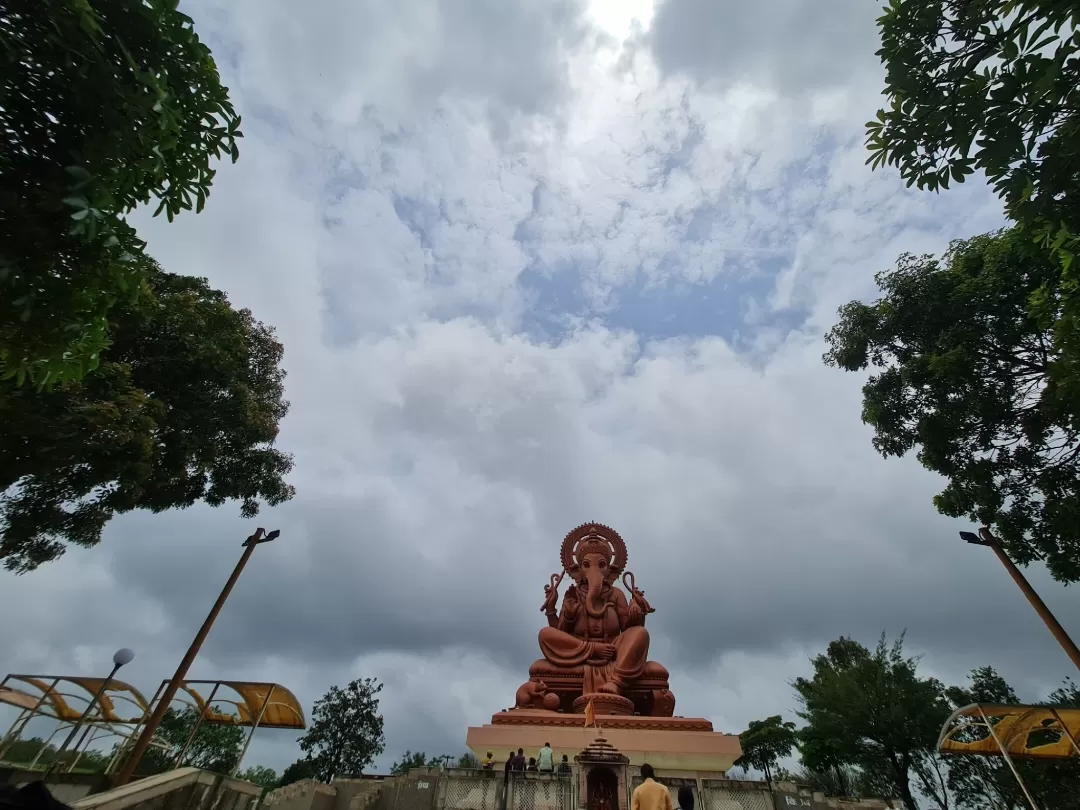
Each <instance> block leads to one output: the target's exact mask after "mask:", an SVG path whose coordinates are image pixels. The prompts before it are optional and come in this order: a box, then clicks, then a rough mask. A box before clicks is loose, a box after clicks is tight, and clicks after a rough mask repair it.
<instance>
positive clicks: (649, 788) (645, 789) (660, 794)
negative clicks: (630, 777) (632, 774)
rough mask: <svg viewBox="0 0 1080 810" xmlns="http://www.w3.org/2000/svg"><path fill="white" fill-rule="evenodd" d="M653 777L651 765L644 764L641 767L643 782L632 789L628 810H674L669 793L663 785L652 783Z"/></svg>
mask: <svg viewBox="0 0 1080 810" xmlns="http://www.w3.org/2000/svg"><path fill="white" fill-rule="evenodd" d="M654 776H656V774H655V773H653V768H652V765H649V764H648V763H646V764H644V765H642V766H641V778H642V779H644V780H645V781H643V782H642V783H641V784H640V785H638V786H637V787H636V788H634V797H633V798H632V799H631V800H630V810H675V805H674V802H672V801H671V792H670V791H669V790H668V789H667V787H666V786H665V785H661V784H660V783H659V782H656V781H654V780H653V777H654Z"/></svg>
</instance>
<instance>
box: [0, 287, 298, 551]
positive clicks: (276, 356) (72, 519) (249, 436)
mask: <svg viewBox="0 0 1080 810" xmlns="http://www.w3.org/2000/svg"><path fill="white" fill-rule="evenodd" d="M147 281H148V289H149V292H148V294H147V297H146V299H145V300H144V301H142V302H141V303H140V305H139V306H137V307H136V306H132V305H130V304H127V303H124V304H119V305H117V306H116V307H115V308H114V310H113V313H112V316H111V319H112V344H111V345H110V346H109V348H108V349H107V350H106V351H105V352H103V353H102V359H101V366H100V367H99V368H98V369H97V371H95V372H94V373H93V374H90V375H88V376H87V377H85V378H84V379H82V380H80V381H77V382H70V383H63V384H59V385H56V386H53V387H52V388H49V389H40V390H39V389H35V388H31V387H28V386H19V385H17V384H16V383H15V381H14V380H7V381H0V424H3V425H4V430H2V431H0V559H3V560H4V565H5V567H6V568H8V569H9V570H14V571H17V572H25V571H29V570H32V569H34V568H36V567H37V566H38V565H40V564H41V563H43V562H46V561H49V560H52V559H55V558H56V557H58V556H59V555H60V554H62V553H63V551H64V547H65V543H74V544H76V545H80V546H93V545H94V544H96V543H97V542H98V541H99V540H100V538H101V531H102V528H103V527H104V525H105V523H106V522H107V521H108V520H109V519H110V518H111V517H113V516H114V515H118V514H122V513H124V512H128V511H131V510H133V509H149V510H151V511H154V512H161V511H163V510H166V509H172V508H178V507H179V508H182V507H186V506H190V505H192V504H193V503H195V502H196V501H198V500H203V501H206V502H207V503H209V504H211V505H214V506H217V505H220V504H222V503H224V502H225V501H226V500H228V499H238V500H240V501H241V509H240V511H241V514H242V515H244V516H245V517H251V516H253V515H255V514H256V513H257V512H258V509H259V500H260V499H261V500H263V501H265V502H266V503H268V504H270V505H275V504H279V503H281V502H283V501H285V500H287V499H288V498H291V497H292V494H293V489H292V487H290V486H289V485H288V484H286V483H285V481H284V476H285V475H286V473H288V471H289V470H290V469H291V467H292V459H291V457H290V456H288V455H287V454H285V453H282V452H281V451H279V450H276V449H274V447H273V442H274V439H275V437H276V436H277V431H278V421H279V420H280V419H281V418H282V417H283V416H284V415H285V413H286V411H287V410H288V403H287V402H286V401H285V400H284V399H283V394H284V387H283V378H284V376H285V372H284V371H283V370H282V369H281V368H280V366H279V363H280V361H281V357H282V347H281V344H280V343H278V342H277V341H276V340H275V339H274V332H273V330H272V329H271V328H269V327H267V326H264V325H263V324H262V323H260V322H259V321H257V320H255V319H254V318H253V317H252V315H251V312H249V311H248V310H246V309H244V310H236V309H233V308H232V307H231V306H230V305H229V301H228V299H227V298H226V297H225V294H224V293H222V292H219V291H217V290H214V289H211V288H210V287H209V286H208V285H207V283H206V281H205V279H198V278H192V277H188V276H177V275H172V274H169V273H165V272H163V271H161V270H160V269H158V268H156V266H155V269H154V270H153V271H152V272H151V273H150V274H149V275H148V277H147Z"/></svg>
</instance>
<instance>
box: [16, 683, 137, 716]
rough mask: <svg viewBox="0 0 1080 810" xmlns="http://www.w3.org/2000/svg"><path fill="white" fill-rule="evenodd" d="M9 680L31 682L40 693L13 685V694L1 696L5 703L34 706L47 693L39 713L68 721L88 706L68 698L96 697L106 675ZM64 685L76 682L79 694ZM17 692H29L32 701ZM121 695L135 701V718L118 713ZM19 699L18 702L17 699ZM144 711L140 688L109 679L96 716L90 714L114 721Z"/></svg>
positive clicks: (90, 698) (131, 701)
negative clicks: (63, 688) (116, 702)
mask: <svg viewBox="0 0 1080 810" xmlns="http://www.w3.org/2000/svg"><path fill="white" fill-rule="evenodd" d="M7 680H9V681H20V682H22V683H25V684H27V685H28V686H32V687H34V689H35V690H37V694H34V693H33V692H27V691H24V690H22V689H11V690H10V691H11V693H12V694H9V695H7V696H6V697H4V698H2V699H3V702H4V703H12V704H13V705H17V706H20V707H22V708H27V709H33V708H34V707H35V706H38V702H39V701H40V700H41V696H42V695H44V696H45V700H44V701H43V702H42V703H41V705H40V707H39V708H38V713H39V714H46V715H51V716H52V717H55V718H56V719H57V720H63V721H65V722H74V721H76V720H78V719H79V718H80V717H81V716H82V713H83V711H84V709H85V706H78V705H76V706H72V705H70V704H69V703H68V700H67V699H69V698H73V697H74V698H79V699H80V700H85V702H86V703H87V704H89V703H90V701H91V700H93V699H94V695H96V694H97V691H98V689H100V688H101V684H102V683H103V682H104V679H102V678H80V677H69V676H65V675H8V677H7ZM63 685H70V686H74V687H76V688H77V689H78V690H79V691H78V693H76V694H65V693H62V692H61V691H60V689H61V686H63ZM4 689H5V690H6V689H8V687H4ZM0 694H3V690H0ZM16 694H21V695H26V696H29V698H30V700H31V703H30V704H29V705H25V704H24V702H23V699H22V698H18V697H16ZM118 695H123V696H124V698H125V700H124V703H128V704H130V703H134V704H135V707H136V709H137V716H135V717H134V718H132V719H123V718H121V717H118V716H117V714H116V707H115V705H114V696H118ZM8 698H10V699H8ZM16 700H18V701H19V702H18V703H16V702H15V701H16ZM145 713H146V698H144V697H143V696H142V695H141V694H140V693H139V690H138V689H136V688H135V687H134V686H131V685H130V684H126V683H124V682H123V681H117V680H113V681H110V682H109V688H108V690H107V691H106V692H105V694H103V695H102V696H101V701H100V703H99V704H98V708H97V709H96V710H95V712H94V716H93V718H91V722H100V721H102V720H105V721H108V722H111V723H138V722H140V721H141V720H142V719H143V716H144V715H145Z"/></svg>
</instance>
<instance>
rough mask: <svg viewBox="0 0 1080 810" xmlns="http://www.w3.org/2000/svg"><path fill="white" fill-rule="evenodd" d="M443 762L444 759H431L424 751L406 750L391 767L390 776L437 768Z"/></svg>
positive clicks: (434, 757) (433, 757)
mask: <svg viewBox="0 0 1080 810" xmlns="http://www.w3.org/2000/svg"><path fill="white" fill-rule="evenodd" d="M442 761H443V758H442V757H436V756H432V757H429V756H428V755H427V754H425V753H424V752H423V751H416V752H413V751H409V750H406V751H405V753H404V754H402V755H401V759H399V760H397V761H396V762H395V763H394V764H393V765H391V766H390V774H391V775H392V776H398V775H400V774H403V773H407V772H408V771H409V770H411V769H412V768H436V767H438V766H439V765H440V764H442ZM462 767H463V766H462Z"/></svg>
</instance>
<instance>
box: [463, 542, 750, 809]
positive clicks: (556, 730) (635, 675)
mask: <svg viewBox="0 0 1080 810" xmlns="http://www.w3.org/2000/svg"><path fill="white" fill-rule="evenodd" d="M559 561H560V563H561V568H562V570H561V571H559V572H557V573H554V574H552V575H551V577H550V579H549V581H548V583H547V584H546V585H545V586H544V601H543V603H542V604H541V606H540V611H541V612H542V613H543V614H544V618H545V620H546V624H547V626H546V627H542V628H541V629H540V632H539V635H538V637H537V642H538V644H539V647H540V653H541V655H542V656H543V657H542V658H539V659H537V660H536V661H535V662H534V663H533V664H532V666H530V667H529V679H528V680H527V681H526V682H525V683H524V684H522V685H521V687H520V688H518V690H517V694H516V695H515V699H514V706H513V707H512V708H510V709H506V710H505V711H501V712H497V713H496V714H495V715H493V716H492V718H491V723H490V724H488V725H485V726H480V727H473V728H470V729H469V732H468V737H467V740H466V742H467V745H468V747H469V748H470V749H471V750H472V751H473V753H476V754H477V755H478V756H482V755H483V754H484V752H486V751H495V750H511V749H514V750H516V749H517V748H519V747H525V748H536V749H539V748H540V747H541V745H543V744H544V743H545V742H550V744H551V747H552V748H553V749H555V751H556V753H557V754H560V755H561V754H567V755H570V754H571V753H572V752H575V751H580V750H581V746H582V743H583V742H585V740H584V739H583V738H582V733H583V727H584V725H585V722H584V712H585V709H586V707H587V706H589V705H591V706H592V707H593V711H594V712H595V715H596V719H597V724H598V725H600V726H602V727H603V729H604V734H605V737H606V738H607V739H605V743H607V740H610V745H612V746H614V748H613V749H612V750H615V749H617V750H618V751H621V752H622V754H620V756H623V755H625V756H626V758H627V759H628V762H629V763H632V764H635V765H640V764H641V763H642V762H645V761H648V762H649V763H650V764H651V765H652V766H653V767H654V768H656V769H657V772H658V773H660V772H664V771H666V772H670V773H671V774H672V775H676V774H678V773H686V772H688V771H693V772H695V773H699V774H701V775H702V776H705V775H716V776H722V775H723V773H724V772H725V771H726V770H727V769H728V768H730V767H731V765H732V763H734V761H735V760H736V759H737V758H738V757H739V756H740V755H741V754H742V748H741V746H740V745H739V738H738V736H737V735H733V734H722V733H719V732H715V731H713V727H712V723H711V722H709V721H708V720H706V719H704V718H700V717H680V716H678V715H676V714H675V695H674V694H673V693H672V692H671V689H670V688H669V685H668V671H667V669H666V668H665V667H664V666H663V665H662V664H660V663H658V662H656V661H651V660H649V657H648V656H649V631H648V630H647V629H646V628H645V622H646V618H647V617H648V616H649V615H650V614H652V613H653V612H654V609H653V607H652V605H651V604H649V602H648V601H647V600H646V599H645V592H644V591H642V590H641V589H639V588H638V587H637V581H636V579H635V577H634V574H633V573H632V572H631V571H629V570H628V569H627V550H626V544H625V543H624V542H623V539H622V537H620V536H619V533H618V532H616V531H615V530H614V529H612V528H610V527H608V526H604V525H602V524H600V523H586V524H584V525H582V526H578V527H577V528H576V529H574V530H573V531H571V532H570V533H569V534H567V535H566V537H565V538H563V541H562V545H561V548H560V555H559ZM564 580H565V581H567V586H566V588H565V590H563V589H562V588H561V586H562V585H563V582H564ZM620 584H621V585H622V586H623V588H625V591H624V590H623V588H620V587H619V585H620ZM560 597H561V598H560ZM586 750H588V749H586ZM582 753H584V752H582ZM646 755H647V756H646ZM579 756H580V754H579ZM612 810H615V809H614V808H612Z"/></svg>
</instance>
